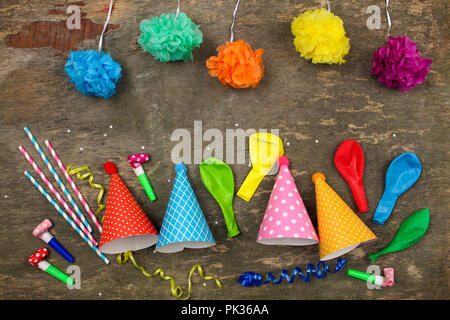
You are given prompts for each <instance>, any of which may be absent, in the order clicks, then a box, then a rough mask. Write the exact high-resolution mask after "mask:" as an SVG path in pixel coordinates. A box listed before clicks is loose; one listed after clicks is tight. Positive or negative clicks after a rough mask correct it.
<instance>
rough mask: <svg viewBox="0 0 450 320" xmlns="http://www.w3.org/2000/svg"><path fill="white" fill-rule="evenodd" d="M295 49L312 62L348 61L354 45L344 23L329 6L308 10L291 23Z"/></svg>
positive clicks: (340, 62)
mask: <svg viewBox="0 0 450 320" xmlns="http://www.w3.org/2000/svg"><path fill="white" fill-rule="evenodd" d="M291 31H292V34H293V35H294V36H295V38H294V45H295V50H297V51H298V52H300V54H301V56H302V57H304V58H305V59H307V60H311V61H312V63H328V64H333V63H339V64H342V63H345V60H344V56H345V55H346V54H347V53H348V50H349V49H350V43H349V40H350V39H349V38H347V37H346V36H345V29H344V23H343V22H342V20H341V18H339V17H338V16H335V15H334V14H333V13H331V12H329V11H328V10H326V9H323V8H321V9H317V10H314V11H312V10H308V11H306V12H305V13H303V14H301V15H299V16H298V17H297V18H294V20H293V21H292V23H291Z"/></svg>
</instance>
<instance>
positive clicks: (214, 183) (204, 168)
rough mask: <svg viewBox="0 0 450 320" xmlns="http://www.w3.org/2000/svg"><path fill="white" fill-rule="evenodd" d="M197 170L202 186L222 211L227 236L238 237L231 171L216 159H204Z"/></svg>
mask: <svg viewBox="0 0 450 320" xmlns="http://www.w3.org/2000/svg"><path fill="white" fill-rule="evenodd" d="M199 168H200V177H201V178H202V181H203V184H204V185H205V187H206V189H208V191H209V192H210V193H211V194H212V196H213V197H214V199H216V201H217V202H218V203H219V206H220V208H221V209H222V213H223V216H224V218H225V223H226V224H227V229H228V236H229V237H234V236H236V235H238V234H239V232H240V231H239V229H238V227H237V224H236V219H235V218H234V211H233V197H234V178H233V171H231V168H230V167H229V166H228V165H227V164H226V163H225V162H223V161H221V160H219V159H217V158H208V159H206V160H205V161H203V162H202V163H201V164H200V166H199Z"/></svg>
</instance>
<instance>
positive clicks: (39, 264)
mask: <svg viewBox="0 0 450 320" xmlns="http://www.w3.org/2000/svg"><path fill="white" fill-rule="evenodd" d="M47 255H48V250H47V248H45V247H43V248H41V249H39V250H38V251H36V252H35V253H33V254H32V255H31V256H30V257H29V258H28V262H29V263H30V264H31V265H33V266H35V267H36V268H39V269H41V270H42V271H45V272H47V273H48V274H50V275H52V276H54V277H55V278H57V279H59V280H61V281H62V282H64V283H66V284H69V285H73V284H74V283H75V280H73V279H72V278H71V277H69V276H68V275H66V274H65V273H64V272H62V271H60V270H59V269H57V268H55V267H54V266H52V265H51V264H50V263H48V262H47V261H45V257H47Z"/></svg>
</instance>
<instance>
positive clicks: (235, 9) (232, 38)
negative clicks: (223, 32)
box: [230, 0, 241, 42]
mask: <svg viewBox="0 0 450 320" xmlns="http://www.w3.org/2000/svg"><path fill="white" fill-rule="evenodd" d="M240 2H241V0H238V1H237V3H236V7H235V8H234V12H233V23H232V24H231V30H230V31H231V37H230V42H233V40H234V32H233V28H234V23H235V22H236V13H237V11H238V8H239V3H240Z"/></svg>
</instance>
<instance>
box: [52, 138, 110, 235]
mask: <svg viewBox="0 0 450 320" xmlns="http://www.w3.org/2000/svg"><path fill="white" fill-rule="evenodd" d="M44 142H45V145H46V146H47V149H48V150H49V151H50V153H51V155H52V156H53V159H54V160H55V161H56V164H57V165H58V167H59V168H60V169H61V171H62V173H63V174H64V177H66V179H67V181H68V182H69V184H70V186H71V187H72V190H73V191H74V192H75V194H76V195H77V197H78V199H79V200H80V201H81V203H82V204H83V206H84V208H85V209H86V211H87V213H88V214H89V216H90V217H91V219H92V221H93V222H94V224H95V226H96V227H97V229H98V231H100V233H102V226H101V225H100V223H99V222H98V220H97V217H96V216H95V214H94V213H93V212H92V210H91V208H90V207H89V205H88V204H87V202H86V200H85V199H84V197H83V195H82V194H81V192H80V190H78V188H77V186H76V184H75V183H74V182H73V180H72V178H71V176H70V175H69V173H68V172H67V170H66V167H65V166H64V164H63V163H62V161H61V159H60V158H59V156H58V154H57V153H56V151H55V149H54V148H53V146H52V144H51V143H50V141H48V140H45V141H44Z"/></svg>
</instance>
